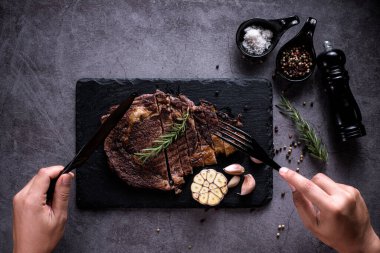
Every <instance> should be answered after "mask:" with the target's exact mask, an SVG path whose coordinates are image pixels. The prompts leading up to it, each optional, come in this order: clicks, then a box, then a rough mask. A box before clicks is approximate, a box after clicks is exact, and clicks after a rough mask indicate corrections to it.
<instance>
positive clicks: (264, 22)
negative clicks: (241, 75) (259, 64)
mask: <svg viewBox="0 0 380 253" xmlns="http://www.w3.org/2000/svg"><path fill="white" fill-rule="evenodd" d="M299 22H300V19H299V18H298V16H292V17H288V18H280V19H269V20H268V19H261V18H253V19H249V20H247V21H244V22H243V23H241V25H240V26H239V28H238V30H237V32H236V45H237V47H238V48H239V50H240V52H241V53H242V54H243V55H245V56H247V57H249V58H251V59H260V58H262V57H264V56H266V55H267V54H269V53H270V52H271V51H272V50H273V49H274V48H275V47H276V45H277V43H278V41H279V40H280V38H281V36H282V35H283V34H284V32H285V31H286V30H288V29H289V28H290V27H292V26H295V25H297V24H299ZM253 25H254V26H260V27H262V28H264V29H268V30H270V31H272V33H273V38H272V40H271V45H270V46H269V48H268V49H267V50H265V51H264V53H263V54H261V55H255V54H251V53H249V52H248V51H247V50H246V49H245V48H244V47H243V41H244V35H245V32H244V29H246V28H247V27H249V26H253Z"/></svg>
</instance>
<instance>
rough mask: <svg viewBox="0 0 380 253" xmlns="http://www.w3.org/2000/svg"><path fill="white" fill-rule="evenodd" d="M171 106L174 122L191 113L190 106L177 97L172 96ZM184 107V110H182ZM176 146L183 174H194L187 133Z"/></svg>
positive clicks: (179, 139)
mask: <svg viewBox="0 0 380 253" xmlns="http://www.w3.org/2000/svg"><path fill="white" fill-rule="evenodd" d="M170 105H171V107H172V108H173V110H172V112H171V116H172V119H173V120H174V121H177V119H178V118H180V117H182V115H184V114H185V113H186V112H187V111H190V108H189V105H187V104H184V103H183V102H182V101H181V100H180V99H179V98H177V97H173V96H170ZM182 107H184V110H182ZM175 144H176V145H177V150H178V156H179V158H180V161H181V166H182V171H183V173H184V174H185V175H188V174H191V173H193V167H192V166H191V163H190V157H189V156H191V153H189V146H188V144H187V141H186V132H185V134H184V135H182V136H180V137H179V138H178V139H177V140H176V141H175Z"/></svg>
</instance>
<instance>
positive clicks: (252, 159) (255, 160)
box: [250, 156, 263, 164]
mask: <svg viewBox="0 0 380 253" xmlns="http://www.w3.org/2000/svg"><path fill="white" fill-rule="evenodd" d="M250 158H251V161H252V162H254V163H257V164H260V163H263V162H262V161H260V160H259V159H257V158H254V157H252V156H251V157H250Z"/></svg>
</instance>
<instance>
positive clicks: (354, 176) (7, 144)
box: [0, 0, 380, 252]
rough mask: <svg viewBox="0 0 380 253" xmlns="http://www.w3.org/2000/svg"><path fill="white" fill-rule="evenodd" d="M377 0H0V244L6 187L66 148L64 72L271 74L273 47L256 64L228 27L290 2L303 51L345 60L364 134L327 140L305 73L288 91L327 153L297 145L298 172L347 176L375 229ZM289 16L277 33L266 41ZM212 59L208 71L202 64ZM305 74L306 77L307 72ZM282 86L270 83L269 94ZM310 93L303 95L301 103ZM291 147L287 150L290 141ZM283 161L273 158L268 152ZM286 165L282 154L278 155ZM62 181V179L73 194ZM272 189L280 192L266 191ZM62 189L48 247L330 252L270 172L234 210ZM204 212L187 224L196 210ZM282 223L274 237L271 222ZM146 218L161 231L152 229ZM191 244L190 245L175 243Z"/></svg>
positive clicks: (6, 214) (67, 86)
mask: <svg viewBox="0 0 380 253" xmlns="http://www.w3.org/2000/svg"><path fill="white" fill-rule="evenodd" d="M378 5H379V4H377V1H353V0H352V1H332V0H331V1H327V0H323V1H317V0H316V1H256V2H250V1H242V0H234V1H232V0H231V1H228V0H218V1H205V0H183V1H174V0H150V1H121V0H107V1H90V0H62V1H58V0H45V1H42V0H41V1H31V0H26V1H16V0H15V1H10V0H8V1H7V0H1V1H0V80H1V81H0V87H1V92H0V157H1V165H0V166H1V167H0V252H11V249H12V225H11V217H12V206H11V200H12V196H13V195H14V194H15V193H16V192H17V191H19V190H20V189H21V188H22V187H23V186H24V184H25V183H26V182H27V181H28V180H29V179H30V178H31V176H32V175H33V174H34V173H36V171H37V169H38V168H40V167H43V166H48V165H52V164H57V163H59V164H65V163H66V162H68V161H69V160H70V159H71V158H72V156H73V155H74V151H75V128H74V126H75V104H74V99H75V83H76V80H78V79H79V78H83V77H105V78H124V77H129V78H132V77H157V78H160V77H161V78H176V77H179V78H180V77H191V78H195V77H200V78H213V77H264V78H268V79H270V78H271V74H272V72H273V70H274V59H275V55H276V52H277V49H278V48H279V47H277V48H276V49H275V51H274V52H273V53H272V54H271V57H269V58H268V59H267V60H266V61H265V63H263V64H261V65H257V64H252V63H249V62H246V61H245V60H243V59H241V57H240V54H239V53H238V52H237V49H236V47H235V42H234V36H235V31H236V29H237V27H238V25H239V24H240V23H241V22H242V21H244V20H246V19H249V18H252V17H263V18H280V17H286V16H290V15H294V14H297V15H299V16H300V18H301V22H302V23H303V22H304V21H305V20H306V18H307V17H308V16H312V17H315V18H316V19H317V20H318V25H317V29H316V34H315V37H314V42H315V47H316V51H317V52H321V50H322V46H321V45H322V41H323V40H325V39H328V40H331V41H332V42H333V43H334V45H336V46H337V47H339V48H341V49H343V50H344V51H345V52H346V54H347V58H348V64H347V68H348V70H349V73H350V76H351V88H352V90H353V93H354V94H355V96H356V99H357V101H358V103H359V105H360V107H361V109H362V113H363V118H364V124H365V126H366V128H367V133H368V135H367V136H366V137H364V138H361V139H358V140H357V141H355V142H352V143H349V144H345V145H340V144H338V143H336V142H335V141H333V133H332V131H333V128H332V126H331V124H330V123H329V122H328V120H327V118H326V112H327V110H328V108H326V103H325V101H324V100H323V99H321V98H323V95H322V94H321V92H320V91H321V86H320V84H319V82H318V81H317V79H310V81H309V82H308V84H307V85H305V86H302V87H293V88H292V89H291V91H290V97H291V98H292V100H293V101H294V103H295V105H296V106H297V107H298V108H299V109H300V111H301V113H302V114H303V115H304V116H305V118H307V119H308V120H310V122H312V124H313V125H314V126H315V128H316V129H317V131H318V132H319V133H320V135H321V136H322V138H323V139H324V140H325V141H326V143H327V145H328V148H329V151H330V161H329V163H328V164H327V165H323V164H319V163H318V162H314V161H313V160H312V159H311V158H310V157H306V159H305V162H304V163H303V164H302V165H301V166H300V168H301V172H302V174H304V175H306V176H308V177H311V176H312V175H313V174H315V173H316V172H318V171H324V172H326V173H327V174H328V175H330V176H331V177H332V178H333V179H335V180H337V181H339V182H342V183H346V184H351V185H353V186H355V187H357V188H358V189H360V191H361V192H362V194H363V196H364V198H365V200H366V201H367V204H368V207H369V210H370V214H371V217H372V222H373V225H374V227H375V230H376V231H377V233H379V232H380V219H379V217H380V215H379V210H380V197H379V193H380V192H379V181H380V170H379V166H378V163H379V162H380V156H379V154H378V153H379V151H380V148H379V141H380V138H379V137H380V134H379V132H378V129H379V128H378V125H379V123H380V113H379V107H380V101H379V99H378V95H379V94H380V88H379V83H378V82H379V80H380V74H379V73H380V68H379V66H380V64H379V63H380V62H379V61H380V58H379V57H380V49H379V47H378V45H379V39H380V36H379V32H380V29H379V24H380V9H379V6H378ZM300 28H301V25H298V26H297V27H295V28H292V29H291V30H290V31H289V32H288V33H286V34H285V35H284V37H283V38H282V40H281V41H280V44H279V46H280V45H282V44H283V43H284V41H286V40H287V39H289V38H290V37H291V36H293V35H294V34H295V33H297V32H298V30H299V29H300ZM216 65H219V66H220V67H219V70H217V69H216V68H215V66H216ZM314 80H316V81H314ZM281 89H282V88H281V87H279V86H277V85H275V89H274V95H275V96H274V103H276V101H278V94H279V91H280V90H281ZM303 101H307V102H309V101H314V107H313V108H310V107H308V106H307V107H303V106H302V102H303ZM274 124H275V125H277V126H278V127H279V133H278V134H277V135H275V137H274V143H275V146H280V145H281V146H282V145H284V144H287V145H288V144H289V142H290V141H289V138H288V133H290V132H292V129H293V128H292V126H291V124H289V121H288V120H287V119H284V118H283V117H282V116H281V115H279V114H278V112H277V111H276V110H275V113H274ZM297 151H299V150H297ZM276 160H277V161H278V162H279V163H280V164H285V165H287V164H288V163H287V162H285V159H284V157H283V155H282V156H279V157H277V158H276ZM289 166H290V167H293V168H294V167H296V165H295V163H294V162H293V163H292V164H290V165H289ZM74 191H75V187H74V189H73V193H74ZM283 191H286V192H287V194H286V196H285V198H284V199H281V198H280V193H281V192H283ZM73 196H74V194H73V195H72V198H71V206H70V217H69V221H68V224H67V228H66V232H65V236H64V238H63V240H62V241H61V243H60V245H59V246H58V248H57V250H56V252H192V251H193V252H331V251H332V250H331V249H329V248H328V247H326V246H324V245H323V244H321V243H320V242H318V240H316V239H315V238H313V236H312V235H311V234H310V233H309V232H307V231H306V230H305V229H304V228H303V226H302V224H301V222H300V219H299V218H298V215H297V213H296V212H295V211H294V207H293V204H292V202H291V198H290V191H289V189H288V187H287V185H286V184H285V183H284V182H282V181H281V180H280V178H279V177H278V174H277V173H274V198H273V201H272V202H271V203H270V204H268V205H267V206H265V207H263V208H261V209H258V210H255V211H253V212H250V210H247V209H227V210H224V209H219V210H209V211H208V212H205V211H204V210H202V209H199V210H198V209H128V210H107V211H82V210H78V209H77V208H76V206H75V202H74V197H73ZM202 218H205V219H206V220H205V222H203V223H201V222H200V219H202ZM282 223H284V224H285V225H286V226H287V229H286V230H285V231H284V232H282V234H281V237H280V238H279V239H276V232H277V225H278V224H282ZM156 228H160V229H161V232H160V233H159V234H157V233H156V232H155V230H156ZM189 245H191V246H192V248H191V249H188V246H189Z"/></svg>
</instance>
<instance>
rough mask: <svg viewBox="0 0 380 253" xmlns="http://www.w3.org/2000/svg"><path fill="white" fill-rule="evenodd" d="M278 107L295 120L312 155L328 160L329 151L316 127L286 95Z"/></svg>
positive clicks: (281, 111)
mask: <svg viewBox="0 0 380 253" xmlns="http://www.w3.org/2000/svg"><path fill="white" fill-rule="evenodd" d="M276 107H277V108H278V109H279V110H280V113H282V114H284V115H286V116H288V117H289V118H290V119H291V120H292V121H293V123H294V124H295V126H296V128H297V130H298V132H299V134H300V139H301V140H303V141H304V142H305V144H306V148H307V150H308V151H309V153H310V155H311V156H313V157H315V158H317V159H319V160H322V161H324V162H327V159H328V153H327V149H326V146H325V144H324V143H323V142H322V140H321V139H320V138H318V136H317V134H316V133H315V131H314V129H313V128H312V127H311V126H310V124H309V123H308V122H307V121H306V120H305V119H304V118H302V116H301V115H300V113H299V112H298V111H297V109H296V108H295V107H294V106H293V105H292V104H291V103H290V101H289V100H288V99H286V98H285V97H284V96H281V101H280V103H279V104H278V105H276Z"/></svg>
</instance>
